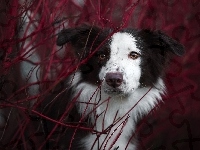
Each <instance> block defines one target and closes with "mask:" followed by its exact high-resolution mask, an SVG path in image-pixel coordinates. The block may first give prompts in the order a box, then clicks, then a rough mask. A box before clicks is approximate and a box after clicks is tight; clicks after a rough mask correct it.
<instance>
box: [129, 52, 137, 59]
mask: <svg viewBox="0 0 200 150" xmlns="http://www.w3.org/2000/svg"><path fill="white" fill-rule="evenodd" d="M139 56H140V54H138V53H137V52H130V54H129V55H128V57H129V58H131V59H137V58H138V57H139Z"/></svg>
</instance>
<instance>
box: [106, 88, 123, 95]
mask: <svg viewBox="0 0 200 150" xmlns="http://www.w3.org/2000/svg"><path fill="white" fill-rule="evenodd" d="M104 92H105V93H107V94H112V95H118V94H123V93H124V92H123V91H122V90H120V89H118V88H115V89H114V88H112V89H105V90H104Z"/></svg>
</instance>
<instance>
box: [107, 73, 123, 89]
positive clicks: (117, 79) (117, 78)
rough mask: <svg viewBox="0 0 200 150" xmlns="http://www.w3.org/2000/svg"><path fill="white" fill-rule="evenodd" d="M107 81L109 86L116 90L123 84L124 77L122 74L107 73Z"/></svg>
mask: <svg viewBox="0 0 200 150" xmlns="http://www.w3.org/2000/svg"><path fill="white" fill-rule="evenodd" d="M105 80H106V83H107V84H108V85H109V86H111V87H113V88H116V87H119V86H120V85H121V84H122V81H123V75H122V73H120V72H115V73H107V74H106V78H105Z"/></svg>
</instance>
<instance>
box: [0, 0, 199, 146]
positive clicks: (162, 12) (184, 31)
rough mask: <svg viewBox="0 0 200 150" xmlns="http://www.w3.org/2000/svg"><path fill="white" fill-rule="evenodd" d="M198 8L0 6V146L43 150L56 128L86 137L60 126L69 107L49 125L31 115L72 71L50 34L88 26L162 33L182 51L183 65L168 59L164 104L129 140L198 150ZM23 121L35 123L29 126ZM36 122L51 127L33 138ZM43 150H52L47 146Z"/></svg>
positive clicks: (65, 2) (72, 0) (155, 2)
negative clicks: (179, 43) (173, 40)
mask: <svg viewBox="0 0 200 150" xmlns="http://www.w3.org/2000/svg"><path fill="white" fill-rule="evenodd" d="M199 8H200V2H199V1H198V0H182V1H179V0H168V1H167V0H126V1H122V0H115V1H113V0H97V1H96V0H37V1H36V0H32V1H29V0H18V1H17V0H2V2H1V3H0V100H1V102H0V107H1V109H0V129H1V130H0V133H1V134H0V142H1V144H0V146H1V147H2V148H5V149H6V148H7V149H20V148H21V149H31V148H32V149H34V148H35V149H38V148H41V149H42V148H44V147H45V145H46V149H48V148H47V147H48V146H47V144H46V143H47V142H48V141H51V140H54V141H56V140H58V139H55V138H53V135H54V133H55V130H56V128H57V127H58V126H61V127H63V128H76V129H77V128H78V129H79V130H89V131H91V129H90V128H88V127H83V126H81V125H77V124H75V125H74V124H71V123H68V122H67V123H63V119H64V118H66V116H68V117H69V112H70V111H71V108H72V107H73V103H70V104H69V105H67V107H66V111H65V113H64V114H63V116H61V117H60V119H59V120H55V119H52V118H49V117H48V116H46V115H45V114H43V113H42V111H41V110H40V109H39V108H40V105H41V104H42V103H43V102H44V101H45V98H46V96H47V95H48V94H49V93H52V94H54V97H56V95H59V94H60V93H58V92H57V91H56V90H57V89H55V87H56V86H57V85H58V84H59V83H61V82H62V81H63V80H64V79H65V78H66V77H67V76H68V75H69V74H70V73H71V72H72V71H74V70H75V69H76V65H77V64H75V63H74V60H73V58H72V57H71V56H72V55H71V54H70V52H69V51H68V46H65V47H63V48H60V47H57V46H56V42H55V40H56V35H57V33H58V32H59V31H60V30H62V29H63V28H66V27H74V26H78V25H80V24H82V23H89V24H91V25H97V26H100V27H109V28H114V29H119V28H125V27H132V28H150V29H153V30H163V31H164V32H166V33H167V34H168V35H170V36H172V37H173V38H175V39H176V40H178V41H180V42H181V43H182V44H183V45H184V46H185V49H186V54H185V55H184V57H181V58H178V57H175V58H174V59H173V60H172V62H171V65H170V67H169V69H168V71H167V78H166V83H167V87H168V96H167V97H166V98H165V99H164V104H161V105H160V106H159V108H157V110H156V111H155V112H153V113H151V114H149V115H148V116H147V117H146V118H145V119H143V120H141V122H140V123H139V125H138V130H137V133H138V135H139V147H140V149H163V150H164V149H166V150H167V149H181V150H183V149H196V148H198V147H199V146H200V137H199V134H200V132H199V122H200V121H199V117H198V115H197V114H198V112H199V108H200V96H199V92H200V88H199V84H200V78H199V76H200V71H199V66H200V65H199V63H200V53H199V47H200V42H199V40H200V12H199ZM62 88H63V86H62V84H61V87H60V89H62ZM61 91H62V92H64V91H65V89H64V88H63V90H61ZM30 114H31V115H33V116H34V117H35V118H34V117H32V118H30ZM38 118H39V120H40V121H41V120H42V119H46V120H49V121H50V122H55V123H56V125H55V126H54V128H53V130H51V131H44V133H43V132H41V133H40V132H37V128H36V127H35V125H38V124H39V123H38V124H37V123H36V122H37V119H38ZM34 119H35V120H34ZM41 122H42V121H41ZM76 129H75V131H73V134H74V136H75V134H76ZM46 134H47V135H46ZM38 139H39V140H38ZM40 140H43V142H40ZM72 141H73V139H72V140H71V143H72ZM49 149H53V148H51V145H50V146H49Z"/></svg>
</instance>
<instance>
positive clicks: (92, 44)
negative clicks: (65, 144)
mask: <svg viewBox="0 0 200 150" xmlns="http://www.w3.org/2000/svg"><path fill="white" fill-rule="evenodd" d="M65 44H69V45H70V46H71V47H72V50H73V52H74V54H75V57H76V58H77V60H78V61H79V62H80V63H79V65H78V67H77V70H76V71H75V72H74V73H73V74H72V75H70V77H69V79H68V84H69V85H70V88H71V91H70V92H69V97H71V99H73V98H74V97H77V95H78V98H77V101H76V103H77V105H76V106H77V109H78V112H79V113H80V115H81V116H82V118H88V120H89V121H88V124H90V126H91V127H93V130H94V131H93V133H89V134H88V135H87V136H86V137H85V138H83V139H82V140H81V145H82V146H83V147H84V148H85V149H86V150H110V149H111V150H117V149H118V150H125V149H126V150H134V149H136V145H137V143H136V142H134V140H132V139H133V135H134V130H135V126H136V123H137V121H138V119H139V118H141V117H142V116H143V115H145V114H147V113H149V112H150V111H151V110H152V109H153V108H154V107H155V106H156V105H157V104H158V103H159V102H160V101H162V96H163V95H164V94H165V93H166V87H165V84H164V81H163V80H164V76H165V74H164V72H165V68H166V67H167V64H168V62H169V60H170V57H171V55H172V54H175V55H178V56H182V55H183V54H184V47H183V46H182V45H181V44H180V43H178V42H177V41H176V40H174V39H172V38H170V37H169V36H167V35H166V34H164V33H163V32H161V31H152V30H149V29H143V30H139V29H131V28H126V29H121V30H120V29H116V30H112V29H108V28H105V29H102V28H99V27H97V26H90V25H82V26H79V27H75V28H67V29H63V30H62V31H60V33H59V34H58V37H57V45H58V46H63V45H65Z"/></svg>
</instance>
